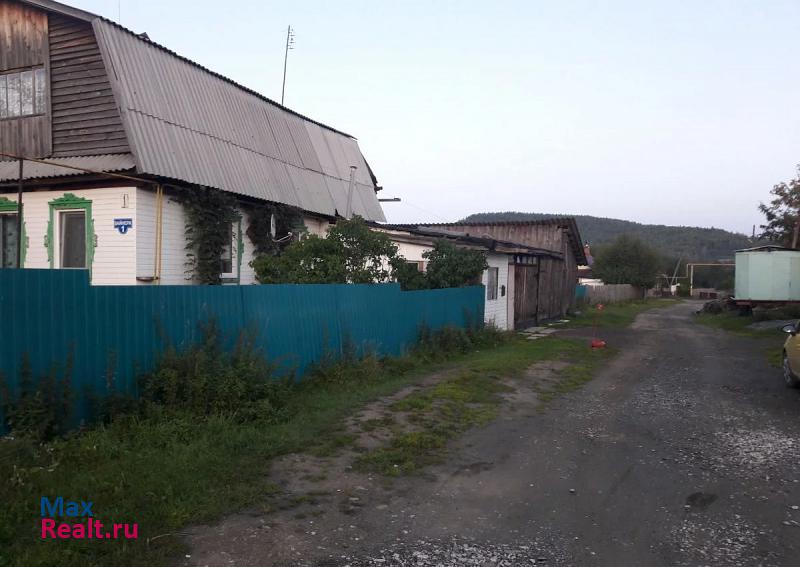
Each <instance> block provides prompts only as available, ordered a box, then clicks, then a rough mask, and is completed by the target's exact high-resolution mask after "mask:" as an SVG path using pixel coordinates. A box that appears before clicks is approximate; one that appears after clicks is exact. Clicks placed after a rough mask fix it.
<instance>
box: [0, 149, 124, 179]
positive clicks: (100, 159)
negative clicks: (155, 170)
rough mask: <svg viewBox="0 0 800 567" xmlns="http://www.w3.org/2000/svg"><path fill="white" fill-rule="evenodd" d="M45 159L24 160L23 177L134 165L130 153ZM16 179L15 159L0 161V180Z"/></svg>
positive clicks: (71, 173)
mask: <svg viewBox="0 0 800 567" xmlns="http://www.w3.org/2000/svg"><path fill="white" fill-rule="evenodd" d="M46 161H47V162H48V163H47V164H43V163H37V162H33V161H25V164H24V167H23V170H22V173H23V177H24V178H25V179H44V178H48V177H66V176H69V175H84V174H85V172H83V171H80V170H78V169H70V167H73V168H75V167H77V168H82V169H89V170H91V171H103V172H109V173H112V172H115V171H128V170H132V169H134V168H135V167H136V163H135V162H134V160H133V156H132V155H130V154H114V155H102V156H76V157H65V158H51V159H48V160H46ZM51 164H58V165H51ZM59 166H67V167H59ZM17 179H19V163H18V162H16V161H0V181H16V180H17Z"/></svg>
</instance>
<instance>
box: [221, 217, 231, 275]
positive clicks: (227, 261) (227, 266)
mask: <svg viewBox="0 0 800 567" xmlns="http://www.w3.org/2000/svg"><path fill="white" fill-rule="evenodd" d="M233 250H234V242H233V223H231V224H230V226H229V227H228V238H227V240H226V243H225V246H224V247H223V249H222V256H220V259H219V265H220V267H219V273H220V275H221V276H222V277H233Z"/></svg>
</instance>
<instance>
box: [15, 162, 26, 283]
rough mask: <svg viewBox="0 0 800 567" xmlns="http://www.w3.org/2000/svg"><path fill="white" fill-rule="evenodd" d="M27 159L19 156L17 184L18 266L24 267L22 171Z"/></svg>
mask: <svg viewBox="0 0 800 567" xmlns="http://www.w3.org/2000/svg"><path fill="white" fill-rule="evenodd" d="M24 163H25V160H24V159H23V158H19V185H18V186H17V268H21V267H22V191H23V189H24V181H23V180H22V173H23V167H24V165H23V164H24Z"/></svg>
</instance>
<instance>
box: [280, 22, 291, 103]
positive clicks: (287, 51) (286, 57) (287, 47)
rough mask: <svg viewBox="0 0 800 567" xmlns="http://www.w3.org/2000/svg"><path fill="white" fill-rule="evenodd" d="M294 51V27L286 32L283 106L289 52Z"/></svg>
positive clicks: (282, 91)
mask: <svg viewBox="0 0 800 567" xmlns="http://www.w3.org/2000/svg"><path fill="white" fill-rule="evenodd" d="M290 49H294V30H293V29H292V26H289V28H288V29H287V30H286V51H285V53H284V54H283V87H281V106H283V99H284V96H285V95H286V65H287V64H288V63H289V50H290Z"/></svg>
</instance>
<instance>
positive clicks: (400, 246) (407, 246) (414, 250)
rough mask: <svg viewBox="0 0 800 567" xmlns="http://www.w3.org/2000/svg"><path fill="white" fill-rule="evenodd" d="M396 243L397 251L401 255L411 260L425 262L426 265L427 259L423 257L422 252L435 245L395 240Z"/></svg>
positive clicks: (429, 249)
mask: <svg viewBox="0 0 800 567" xmlns="http://www.w3.org/2000/svg"><path fill="white" fill-rule="evenodd" d="M395 244H396V245H397V253H398V254H400V256H402V257H403V258H405V259H406V260H408V261H409V262H425V263H426V265H427V260H425V259H424V258H423V257H422V254H423V253H425V252H429V251H431V250H433V246H427V245H425V244H417V243H409V242H397V241H395Z"/></svg>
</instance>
